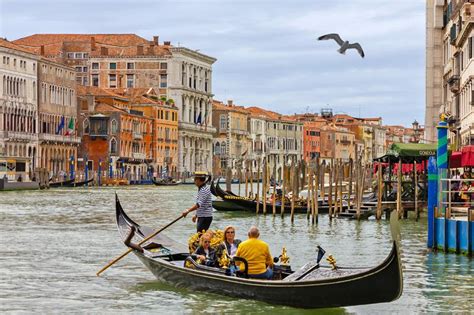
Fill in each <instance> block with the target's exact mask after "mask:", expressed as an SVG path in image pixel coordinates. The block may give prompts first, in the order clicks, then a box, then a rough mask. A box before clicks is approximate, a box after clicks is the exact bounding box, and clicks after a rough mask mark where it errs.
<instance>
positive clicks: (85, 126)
mask: <svg viewBox="0 0 474 315" xmlns="http://www.w3.org/2000/svg"><path fill="white" fill-rule="evenodd" d="M82 134H84V135H88V134H89V119H87V118H86V119H84V121H83V122H82Z"/></svg>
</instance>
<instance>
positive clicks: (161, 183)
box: [151, 178, 180, 186]
mask: <svg viewBox="0 0 474 315" xmlns="http://www.w3.org/2000/svg"><path fill="white" fill-rule="evenodd" d="M151 181H152V182H153V184H155V185H156V186H177V185H179V184H180V182H179V181H174V180H172V181H164V180H160V181H157V180H155V179H153V178H152V179H151Z"/></svg>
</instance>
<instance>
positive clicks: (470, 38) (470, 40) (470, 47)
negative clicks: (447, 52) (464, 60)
mask: <svg viewBox="0 0 474 315" xmlns="http://www.w3.org/2000/svg"><path fill="white" fill-rule="evenodd" d="M468 45H469V46H468V47H469V59H471V58H472V37H469V44H468Z"/></svg>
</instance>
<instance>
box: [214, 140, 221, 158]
mask: <svg viewBox="0 0 474 315" xmlns="http://www.w3.org/2000/svg"><path fill="white" fill-rule="evenodd" d="M214 154H215V155H220V154H221V144H220V143H219V142H217V143H216V144H215V146H214Z"/></svg>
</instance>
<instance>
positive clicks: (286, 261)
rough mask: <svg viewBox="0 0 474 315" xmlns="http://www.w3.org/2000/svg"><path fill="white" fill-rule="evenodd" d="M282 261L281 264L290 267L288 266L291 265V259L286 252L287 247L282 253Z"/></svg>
mask: <svg viewBox="0 0 474 315" xmlns="http://www.w3.org/2000/svg"><path fill="white" fill-rule="evenodd" d="M280 261H281V264H282V265H284V266H288V264H289V263H290V257H289V256H288V254H287V252H286V247H283V249H282V251H281V255H280Z"/></svg>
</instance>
